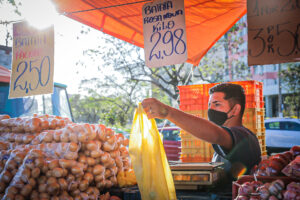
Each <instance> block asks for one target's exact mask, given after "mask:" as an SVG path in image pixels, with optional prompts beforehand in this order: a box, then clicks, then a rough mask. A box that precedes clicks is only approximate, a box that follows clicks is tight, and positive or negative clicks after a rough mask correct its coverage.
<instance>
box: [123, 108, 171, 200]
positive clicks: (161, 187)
mask: <svg viewBox="0 0 300 200" xmlns="http://www.w3.org/2000/svg"><path fill="white" fill-rule="evenodd" d="M129 154H130V157H131V162H132V165H133V170H134V172H135V175H136V179H137V183H138V186H139V190H140V192H141V197H142V199H143V200H148V199H149V200H152V199H156V200H164V199H170V200H171V199H176V192H175V187H174V182H173V178H172V174H171V170H170V167H169V164H168V160H167V157H166V153H165V150H164V147H163V143H162V141H161V137H160V135H159V132H158V130H157V127H156V123H155V120H154V119H151V120H149V119H148V118H147V115H146V113H145V111H144V110H143V107H142V105H141V104H139V106H138V108H137V109H136V110H135V114H134V119H133V124H132V129H131V134H130V140H129Z"/></svg>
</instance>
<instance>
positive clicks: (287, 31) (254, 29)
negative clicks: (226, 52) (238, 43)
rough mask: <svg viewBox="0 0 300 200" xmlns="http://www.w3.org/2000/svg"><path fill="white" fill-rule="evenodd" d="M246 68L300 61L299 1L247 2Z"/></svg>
mask: <svg viewBox="0 0 300 200" xmlns="http://www.w3.org/2000/svg"><path fill="white" fill-rule="evenodd" d="M247 12H248V15H247V16H248V65H261V64H275V63H283V62H298V61H300V0H249V1H247Z"/></svg>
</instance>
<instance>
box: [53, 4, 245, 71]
mask: <svg viewBox="0 0 300 200" xmlns="http://www.w3.org/2000/svg"><path fill="white" fill-rule="evenodd" d="M53 1H54V2H55V3H56V5H57V7H58V10H59V11H60V12H74V11H80V10H87V9H93V8H104V7H108V8H104V9H101V10H93V11H89V12H78V13H73V14H68V15H67V16H68V17H70V18H73V19H75V20H77V21H79V22H81V23H83V24H86V25H88V26H90V27H93V28H95V29H97V30H100V31H102V32H104V33H107V34H109V35H112V36H114V37H117V38H119V39H122V40H124V41H127V42H129V43H131V44H134V45H137V46H139V47H143V46H144V40H143V19H142V6H143V4H144V3H145V2H143V3H135V4H130V3H134V2H137V0H113V1H112V0H53ZM184 3H185V13H186V31H187V47H188V61H187V62H189V63H192V64H194V65H198V64H199V62H200V59H201V58H202V57H203V56H204V55H205V54H206V52H207V51H208V50H209V49H210V47H211V46H213V45H214V44H215V42H216V41H217V40H218V39H219V38H220V37H221V36H222V35H223V34H224V33H225V32H226V31H228V30H229V29H230V28H231V27H232V25H233V24H234V23H236V21H238V20H239V19H240V18H241V17H242V16H243V15H244V14H245V13H246V8H247V2H246V0H188V1H187V0H186V1H185V2H184ZM121 4H122V6H117V7H112V6H116V5H121ZM123 4H124V5H123ZM125 4H128V5H125Z"/></svg>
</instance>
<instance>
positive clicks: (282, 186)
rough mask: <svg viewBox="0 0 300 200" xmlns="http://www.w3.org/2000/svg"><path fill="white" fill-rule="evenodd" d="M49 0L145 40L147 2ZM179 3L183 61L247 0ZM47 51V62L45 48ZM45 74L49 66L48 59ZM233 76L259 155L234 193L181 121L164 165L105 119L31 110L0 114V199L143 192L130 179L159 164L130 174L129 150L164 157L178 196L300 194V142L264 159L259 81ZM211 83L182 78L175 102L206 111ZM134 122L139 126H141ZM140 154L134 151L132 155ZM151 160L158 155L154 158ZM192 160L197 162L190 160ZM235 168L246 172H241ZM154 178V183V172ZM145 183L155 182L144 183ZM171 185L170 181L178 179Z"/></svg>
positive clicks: (121, 34) (194, 57)
mask: <svg viewBox="0 0 300 200" xmlns="http://www.w3.org/2000/svg"><path fill="white" fill-rule="evenodd" d="M54 2H55V3H56V5H57V6H58V9H59V11H60V13H63V14H64V15H66V16H68V17H71V18H73V19H75V20H77V21H79V22H81V23H84V24H86V25H89V26H91V27H93V28H95V29H98V30H100V31H102V32H104V33H107V34H110V35H112V36H114V37H117V38H119V39H122V40H124V41H127V42H129V43H132V44H134V45H137V46H139V47H144V40H143V18H142V14H141V10H142V6H143V3H145V2H147V1H140V2H134V1H128V0H122V1H118V2H117V3H116V2H115V1H83V0H76V1H74V0H73V1H71V0H60V1H58V0H57V1H56V0H55V1H54ZM185 3H186V4H185V9H186V10H185V12H186V34H187V51H188V59H187V62H189V63H192V64H193V65H197V64H198V63H199V62H200V59H201V58H202V57H203V56H204V55H205V53H206V52H207V51H208V50H209V48H210V47H211V46H212V45H213V44H214V43H215V42H216V41H217V40H218V39H219V38H220V37H221V36H222V35H223V34H224V33H225V32H226V31H227V30H228V29H229V28H230V27H231V26H232V25H233V24H234V23H235V22H236V21H238V20H239V19H240V17H242V16H243V15H244V14H245V13H246V1H244V0H236V1H200V2H199V1H186V2H185ZM297 5H298V4H297ZM157 9H159V8H157ZM151 12H155V11H151ZM20 30H21V29H20ZM212 30H213V31H212ZM51 41H52V40H51ZM44 58H45V57H44ZM48 59H49V63H50V58H48ZM43 60H44V59H43ZM42 63H43V62H42ZM41 68H42V64H41ZM40 70H41V69H40ZM48 74H50V64H49V72H48ZM38 75H39V82H38V84H39V83H40V85H43V80H42V76H41V73H38ZM49 76H50V75H49ZM17 80H18V79H17ZM48 80H49V79H48ZM48 80H47V83H48ZM16 82H17V81H16ZM38 84H37V85H38ZM238 84H240V85H242V86H243V88H244V89H245V91H246V100H247V101H246V112H245V116H244V118H243V120H244V124H245V126H246V127H247V128H249V129H251V131H252V132H253V133H255V134H256V136H257V138H258V139H259V145H260V148H261V149H260V150H261V152H262V155H263V156H264V157H263V159H264V160H263V161H262V162H261V163H260V164H259V165H258V166H257V168H256V169H254V171H253V173H252V175H251V176H246V177H245V176H244V177H243V176H237V177H236V178H238V180H237V181H236V182H234V183H233V184H232V185H230V188H231V187H232V189H233V191H232V196H231V193H230V194H229V196H228V193H226V192H225V190H223V191H222V189H221V191H220V188H221V187H220V188H216V187H219V186H217V184H218V183H220V182H221V183H222V173H223V172H222V167H223V166H222V165H223V163H210V159H211V157H212V154H213V150H212V148H211V146H210V145H208V144H207V143H205V142H203V141H199V140H197V139H195V138H193V137H192V136H191V135H190V134H189V133H188V132H185V131H183V130H182V131H181V138H182V154H181V161H182V162H175V163H170V165H171V171H170V168H169V166H168V165H165V163H166V161H167V160H166V156H165V153H164V151H163V150H161V151H158V152H159V154H160V155H161V157H159V158H162V161H161V160H159V159H157V160H156V159H150V158H152V157H151V156H153V152H151V151H150V150H148V151H147V155H146V154H144V155H142V156H141V155H140V154H136V155H139V156H137V157H133V156H132V157H130V156H129V153H128V147H127V146H128V144H129V141H128V140H127V139H126V138H124V137H123V136H122V135H121V134H115V133H114V131H113V130H111V129H110V128H107V127H105V126H104V125H99V124H76V123H73V122H71V121H70V119H68V118H62V117H58V116H51V115H33V116H31V117H29V118H21V117H18V118H10V116H8V115H1V116H0V141H1V142H0V150H1V152H0V169H1V174H0V180H1V181H0V193H1V195H2V199H28V198H31V199H41V198H46V199H50V198H51V199H60V198H63V199H88V198H90V199H97V198H98V197H100V199H114V198H115V199H117V198H123V199H140V195H139V193H145V187H143V191H139V189H138V188H137V187H135V188H133V189H132V188H131V189H129V188H126V187H130V186H133V185H136V183H137V181H138V182H139V184H141V176H140V174H148V176H147V178H148V181H149V180H151V178H153V176H151V175H154V174H155V172H153V171H147V170H148V169H145V168H140V169H139V170H135V173H136V174H137V176H135V174H134V172H133V169H132V165H131V160H133V161H134V162H135V164H136V165H137V166H142V164H141V163H142V162H146V161H147V164H148V166H150V165H154V164H157V163H159V164H160V165H159V166H161V165H162V166H163V170H161V169H159V170H157V171H160V173H159V176H160V177H163V176H167V179H169V180H170V179H173V180H174V183H175V189H176V193H177V197H178V198H182V199H193V198H197V197H199V196H201V197H204V198H208V199H209V198H223V199H228V198H229V199H230V198H236V199H276V198H279V199H297V198H299V195H300V194H299V191H300V189H299V147H294V148H292V149H291V150H290V151H288V152H284V153H282V154H278V155H274V156H272V157H270V158H268V159H267V154H266V148H265V138H264V137H265V135H264V110H263V107H264V102H263V93H262V84H261V83H260V82H256V81H245V82H238ZM213 85H214V84H202V85H195V86H181V87H179V91H180V98H181V99H180V102H181V105H180V109H181V110H183V111H185V112H187V113H190V114H192V115H196V116H199V117H202V118H207V104H208V98H209V95H208V90H209V88H210V87H212V86H213ZM15 88H16V87H15ZM27 89H28V88H27ZM24 90H25V89H24ZM26 93H27V91H26ZM152 125H153V123H152ZM153 126H155V125H153ZM153 126H152V127H151V128H153ZM136 130H138V131H141V130H139V129H138V128H136ZM151 130H152V129H151ZM154 132H155V130H154ZM157 136H158V134H157ZM157 138H159V137H156V138H154V139H153V138H151V139H153V141H156V142H157V143H155V142H153V144H155V145H156V144H159V145H161V142H160V143H159V139H157ZM139 139H140V138H139ZM148 139H149V138H148ZM137 141H138V140H134V141H133V140H131V142H132V143H134V142H135V146H134V148H135V149H137V148H138V147H139V146H141V144H142V142H141V143H138V142H137ZM148 141H149V140H148ZM151 142H152V140H151ZM153 144H152V145H153ZM143 145H144V146H146V145H148V144H145V143H144V144H143ZM155 145H154V146H155ZM132 146H133V144H132V145H131V147H132ZM161 146H162V145H161ZM152 147H153V146H152ZM155 150H157V149H155ZM155 152H156V151H155ZM135 153H136V152H135ZM137 153H141V152H137ZM132 155H133V154H132ZM137 158H138V159H139V160H136V159H137ZM153 158H156V157H153ZM154 161H155V162H156V163H154V164H153V162H154ZM159 161H161V162H159ZM197 162H202V163H201V164H195V163H197ZM138 164H139V165H138ZM151 169H153V168H151ZM243 170H244V171H245V170H249V171H250V169H241V171H243ZM151 173H152V174H151ZM166 174H167V175H166ZM168 174H171V175H172V176H171V177H170V176H168ZM237 174H238V175H242V174H243V173H242V172H241V173H239V172H237ZM284 175H285V176H284ZM142 181H144V180H142ZM155 181H156V182H158V183H159V180H155ZM253 181H255V182H253ZM142 183H143V182H142ZM149 185H151V183H150V184H148V185H147V186H149ZM166 185H168V183H167V184H166ZM139 186H141V185H139ZM143 186H145V185H143ZM215 186H216V187H215ZM149 187H150V186H149ZM153 188H155V186H153ZM153 188H146V189H149V191H151V192H148V194H147V195H149V196H150V197H151V195H152V196H154V197H155V195H157V194H156V193H152V189H153ZM167 188H172V189H174V184H173V185H172V186H171V187H167ZM161 189H162V188H159V185H158V186H157V185H156V188H155V190H154V189H153V191H155V192H157V191H158V190H160V191H159V192H160V193H161V194H160V195H162V196H163V195H164V194H165V193H167V192H162V191H161ZM227 189H228V188H227ZM191 190H192V191H191ZM147 191H148V190H147ZM168 192H170V191H168ZM171 192H174V191H171ZM171 192H170V193H171ZM114 194H116V195H114ZM110 195H114V196H115V197H110ZM117 196H118V197H117ZM171 196H172V195H171ZM154 197H153V198H154ZM173 197H174V196H173ZM154 199H155V198H154ZM156 199H157V198H156Z"/></svg>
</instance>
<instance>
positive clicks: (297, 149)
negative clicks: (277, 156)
mask: <svg viewBox="0 0 300 200" xmlns="http://www.w3.org/2000/svg"><path fill="white" fill-rule="evenodd" d="M291 151H292V152H293V155H294V157H296V156H298V155H300V146H293V147H292V148H291Z"/></svg>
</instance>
